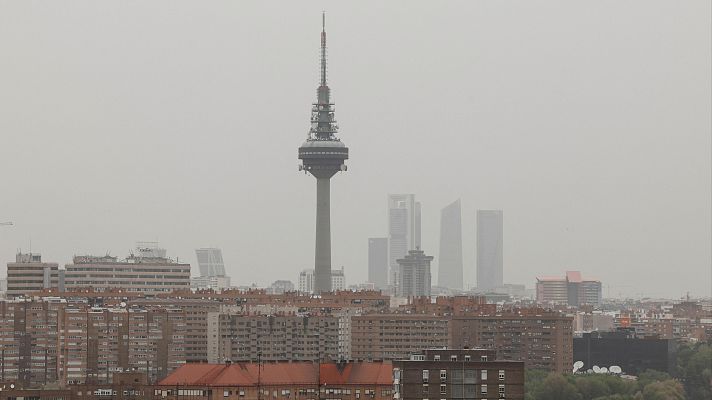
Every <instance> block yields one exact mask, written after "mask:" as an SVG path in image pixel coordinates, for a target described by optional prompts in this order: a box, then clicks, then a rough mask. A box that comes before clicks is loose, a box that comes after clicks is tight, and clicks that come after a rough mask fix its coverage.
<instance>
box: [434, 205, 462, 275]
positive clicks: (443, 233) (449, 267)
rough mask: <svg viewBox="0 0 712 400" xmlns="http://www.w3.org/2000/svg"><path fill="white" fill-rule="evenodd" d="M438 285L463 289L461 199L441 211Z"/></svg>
mask: <svg viewBox="0 0 712 400" xmlns="http://www.w3.org/2000/svg"><path fill="white" fill-rule="evenodd" d="M438 286H442V287H447V288H451V289H462V217H461V210H460V199H458V200H456V201H455V202H453V203H452V204H450V205H448V206H447V207H445V208H443V209H442V211H440V257H439V260H438Z"/></svg>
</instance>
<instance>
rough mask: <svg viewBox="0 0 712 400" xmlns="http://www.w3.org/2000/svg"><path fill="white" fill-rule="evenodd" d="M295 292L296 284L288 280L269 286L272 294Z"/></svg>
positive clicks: (277, 281) (278, 281)
mask: <svg viewBox="0 0 712 400" xmlns="http://www.w3.org/2000/svg"><path fill="white" fill-rule="evenodd" d="M293 291H294V283H292V281H288V280H276V281H274V282H272V284H271V285H270V286H269V292H270V293H272V294H282V293H287V292H293Z"/></svg>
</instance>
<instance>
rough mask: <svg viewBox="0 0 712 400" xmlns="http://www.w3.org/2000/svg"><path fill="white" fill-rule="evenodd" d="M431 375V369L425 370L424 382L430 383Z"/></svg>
mask: <svg viewBox="0 0 712 400" xmlns="http://www.w3.org/2000/svg"><path fill="white" fill-rule="evenodd" d="M429 377H430V370H427V369H424V370H423V383H428V378H429Z"/></svg>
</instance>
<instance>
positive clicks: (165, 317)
mask: <svg viewBox="0 0 712 400" xmlns="http://www.w3.org/2000/svg"><path fill="white" fill-rule="evenodd" d="M59 332H60V340H59V352H60V355H59V357H58V363H57V364H58V367H57V368H58V374H59V377H60V384H62V385H72V384H75V385H76V384H85V383H86V384H95V383H110V382H111V381H112V377H113V375H114V374H115V373H117V372H124V371H140V372H142V373H143V374H144V375H145V376H146V377H147V378H148V380H149V381H150V382H155V381H157V380H159V379H161V378H163V377H165V376H166V375H167V374H168V373H169V372H171V371H173V370H174V369H176V368H178V367H179V366H180V365H182V364H184V363H185V355H184V354H185V348H184V346H185V344H184V342H185V312H183V311H182V310H179V309H141V308H132V309H126V308H111V309H108V308H89V307H85V308H79V307H77V308H75V307H67V308H65V309H64V310H62V312H61V314H60V318H59Z"/></svg>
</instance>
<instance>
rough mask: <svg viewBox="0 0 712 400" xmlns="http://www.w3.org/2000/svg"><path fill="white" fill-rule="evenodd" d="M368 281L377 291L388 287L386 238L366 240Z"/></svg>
mask: <svg viewBox="0 0 712 400" xmlns="http://www.w3.org/2000/svg"><path fill="white" fill-rule="evenodd" d="M368 281H369V282H371V283H373V284H374V285H375V286H376V288H378V289H384V288H385V287H386V286H388V238H368Z"/></svg>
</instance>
